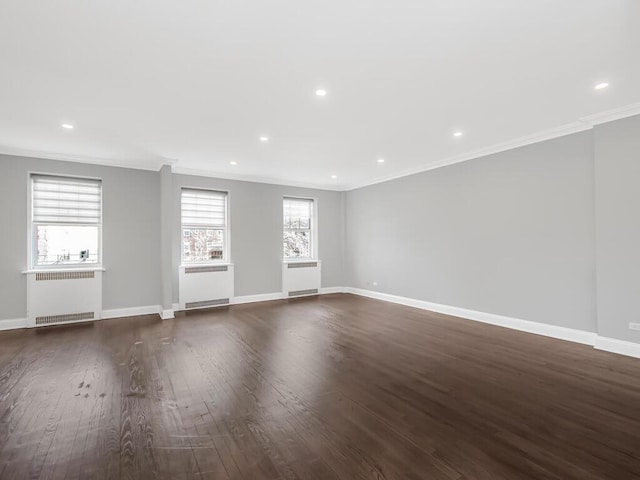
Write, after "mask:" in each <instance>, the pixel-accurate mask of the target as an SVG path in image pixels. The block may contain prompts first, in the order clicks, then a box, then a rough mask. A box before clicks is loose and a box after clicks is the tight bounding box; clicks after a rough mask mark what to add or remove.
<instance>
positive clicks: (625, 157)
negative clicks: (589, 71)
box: [595, 116, 640, 343]
mask: <svg viewBox="0 0 640 480" xmlns="http://www.w3.org/2000/svg"><path fill="white" fill-rule="evenodd" d="M595 172H596V226H597V230H596V231H597V234H596V245H597V256H596V258H597V267H598V278H597V285H598V290H597V292H598V297H597V298H598V331H599V334H600V335H602V336H604V337H611V338H617V339H621V340H628V341H631V342H638V343H640V332H637V331H632V330H629V322H640V312H639V310H638V299H639V298H640V217H639V215H638V211H639V207H640V116H635V117H631V118H626V119H624V120H618V121H616V122H611V123H607V124H603V125H599V126H597V127H596V128H595Z"/></svg>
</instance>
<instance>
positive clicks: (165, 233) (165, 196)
mask: <svg viewBox="0 0 640 480" xmlns="http://www.w3.org/2000/svg"><path fill="white" fill-rule="evenodd" d="M172 195H173V172H172V170H171V165H163V166H162V168H161V169H160V264H161V272H162V310H161V312H160V316H161V317H162V318H163V319H168V318H173V275H172V271H171V270H172V268H173V267H172V258H173V257H172V252H171V239H172V237H173V235H172V231H171V230H172V228H173V225H172V223H171V219H172V218H173V197H172Z"/></svg>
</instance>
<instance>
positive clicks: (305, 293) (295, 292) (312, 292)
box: [289, 288, 318, 297]
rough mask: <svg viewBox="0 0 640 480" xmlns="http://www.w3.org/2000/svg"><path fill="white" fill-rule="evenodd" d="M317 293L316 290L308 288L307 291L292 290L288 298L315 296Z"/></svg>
mask: <svg viewBox="0 0 640 480" xmlns="http://www.w3.org/2000/svg"><path fill="white" fill-rule="evenodd" d="M317 293H318V289H317V288H310V289H308V290H294V291H293V292H289V296H290V297H299V296H300V295H316V294H317Z"/></svg>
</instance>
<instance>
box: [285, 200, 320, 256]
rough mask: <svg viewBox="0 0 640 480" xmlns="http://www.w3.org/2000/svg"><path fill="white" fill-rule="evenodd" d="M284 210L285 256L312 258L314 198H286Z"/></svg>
mask: <svg viewBox="0 0 640 480" xmlns="http://www.w3.org/2000/svg"><path fill="white" fill-rule="evenodd" d="M283 210H284V233H283V247H284V258H311V257H312V256H313V251H312V220H313V218H312V217H313V200H309V199H302V198H285V199H284V202H283Z"/></svg>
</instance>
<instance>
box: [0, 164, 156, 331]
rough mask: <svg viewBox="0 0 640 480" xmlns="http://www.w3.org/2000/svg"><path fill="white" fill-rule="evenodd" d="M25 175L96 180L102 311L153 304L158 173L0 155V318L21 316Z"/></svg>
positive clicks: (23, 301) (23, 300)
mask: <svg viewBox="0 0 640 480" xmlns="http://www.w3.org/2000/svg"><path fill="white" fill-rule="evenodd" d="M29 172H39V173H54V174H55V173H57V174H66V175H79V176H87V177H96V178H101V179H102V197H103V198H102V201H103V205H102V214H103V227H102V247H103V248H102V251H103V257H102V259H103V264H104V266H105V268H106V272H105V274H104V276H103V308H104V309H105V310H107V309H113V308H127V307H138V306H147V305H158V304H160V303H161V302H160V300H161V296H160V294H161V290H160V278H161V276H160V275H161V272H160V262H159V261H158V259H159V258H160V242H159V241H158V238H159V235H160V210H159V208H158V202H159V200H160V188H159V186H160V183H159V173H158V172H148V171H142V170H132V169H125V168H115V167H103V166H97V165H87V164H81V163H72V162H59V161H55V160H42V159H35V158H26V157H13V156H7V155H0V225H3V229H2V233H0V305H2V311H1V312H0V318H2V319H7V318H24V317H26V306H27V297H26V278H25V276H24V275H22V274H21V272H22V271H23V270H25V269H26V268H27V248H28V241H27V231H28V230H27V220H28V212H27V197H28V195H29V193H28V192H29V189H28V185H29Z"/></svg>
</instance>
